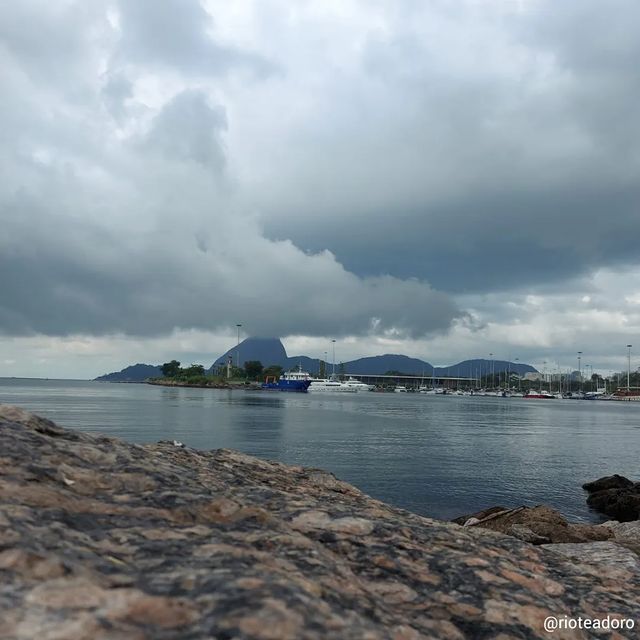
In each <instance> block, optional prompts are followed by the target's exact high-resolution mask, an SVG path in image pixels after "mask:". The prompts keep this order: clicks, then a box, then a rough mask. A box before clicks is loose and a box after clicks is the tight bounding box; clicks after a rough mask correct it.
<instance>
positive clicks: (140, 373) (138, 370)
mask: <svg viewBox="0 0 640 640" xmlns="http://www.w3.org/2000/svg"><path fill="white" fill-rule="evenodd" d="M161 377H162V370H161V369H160V367H159V366H157V365H153V364H133V365H131V366H130V367H125V368H124V369H122V371H117V372H115V373H107V374H105V375H104V376H99V377H97V378H96V380H97V381H98V382H144V381H145V380H147V379H148V378H161Z"/></svg>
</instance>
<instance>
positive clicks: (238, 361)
mask: <svg viewBox="0 0 640 640" xmlns="http://www.w3.org/2000/svg"><path fill="white" fill-rule="evenodd" d="M241 326H242V325H241V324H237V325H236V327H238V347H237V349H236V367H238V369H239V368H240V327H241Z"/></svg>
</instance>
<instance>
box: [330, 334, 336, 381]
mask: <svg viewBox="0 0 640 640" xmlns="http://www.w3.org/2000/svg"><path fill="white" fill-rule="evenodd" d="M331 343H332V344H333V366H332V368H331V377H332V378H335V377H336V341H335V340H332V341H331Z"/></svg>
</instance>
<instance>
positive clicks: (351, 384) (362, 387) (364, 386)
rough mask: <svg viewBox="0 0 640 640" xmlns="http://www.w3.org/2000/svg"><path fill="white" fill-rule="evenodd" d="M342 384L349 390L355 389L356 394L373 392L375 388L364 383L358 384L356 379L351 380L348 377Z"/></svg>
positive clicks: (358, 381)
mask: <svg viewBox="0 0 640 640" xmlns="http://www.w3.org/2000/svg"><path fill="white" fill-rule="evenodd" d="M342 384H344V385H345V386H346V387H349V388H350V389H355V390H356V391H357V392H358V393H359V392H361V391H373V390H374V389H375V388H376V387H375V385H373V384H366V383H365V382H360V380H357V379H356V378H352V377H351V376H349V379H348V380H345V381H344V382H343V383H342Z"/></svg>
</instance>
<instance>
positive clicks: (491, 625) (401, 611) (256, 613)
mask: <svg viewBox="0 0 640 640" xmlns="http://www.w3.org/2000/svg"><path fill="white" fill-rule="evenodd" d="M563 546H566V545H563ZM629 553H630V552H629ZM638 603H640V573H639V572H635V573H630V572H628V571H626V572H625V571H621V570H620V569H619V568H617V566H614V567H611V566H609V564H606V563H605V564H601V565H599V566H597V567H593V566H592V565H589V564H575V563H574V562H572V561H570V560H568V559H567V558H565V557H563V556H561V555H559V554H558V553H551V552H548V551H545V550H543V549H541V548H539V547H533V546H531V545H529V544H525V543H523V542H521V541H520V540H517V539H515V538H513V537H508V536H505V535H502V534H500V533H495V532H492V531H484V530H482V529H479V528H477V527H467V528H463V527H460V526H457V525H454V524H451V523H444V522H438V521H435V520H430V519H428V518H422V517H419V516H416V515H413V514H411V513H408V512H407V511H403V510H401V509H396V508H393V507H391V506H389V505H386V504H383V503H382V502H380V501H378V500H374V499H372V498H370V497H368V496H366V495H365V494H363V493H362V492H360V491H358V490H357V489H355V488H353V487H351V486H350V485H348V484H347V483H344V482H341V481H339V480H338V479H336V478H334V477H333V476H331V475H330V474H324V473H323V472H320V471H318V470H309V469H304V468H302V467H297V466H286V465H283V464H278V463H274V462H267V461H264V460H259V459H257V458H253V457H251V456H247V455H244V454H241V453H238V452H234V451H228V450H217V451H208V452H202V451H196V450H194V449H190V448H189V447H184V448H183V447H177V446H174V444H173V443H172V442H165V443H160V444H155V445H145V446H139V445H133V444H128V443H125V442H122V441H120V440H117V439H114V438H106V437H104V436H98V435H88V434H85V433H81V432H79V431H69V430H66V429H63V428H61V427H59V426H56V425H55V424H53V423H52V422H50V421H48V420H44V419H42V418H38V417H36V416H33V415H32V414H29V413H27V412H24V411H21V410H19V409H16V408H11V407H3V406H0V638H11V639H12V640H13V639H15V640H32V639H33V638H38V640H54V639H57V640H62V639H64V640H67V639H69V640H83V639H86V640H94V639H96V640H98V639H99V640H107V639H114V640H115V639H116V638H117V639H118V640H134V639H135V640H141V639H145V638H149V639H151V638H153V639H154V640H155V639H157V640H167V639H174V638H175V639H178V638H180V639H182V638H184V639H186V640H194V639H197V638H226V639H229V640H231V639H236V638H237V639H238V640H249V639H256V640H257V639H260V640H320V639H324V638H336V639H341V638H344V639H351V638H353V639H356V638H358V639H361V638H367V639H368V640H383V639H384V640H418V639H421V638H431V639H443V640H444V639H445V638H446V639H447V640H449V639H452V640H463V639H464V638H469V639H471V638H478V639H488V638H505V639H506V638H529V639H532V638H545V637H548V636H547V634H546V633H545V632H544V630H543V621H544V619H545V617H546V616H551V615H553V616H570V617H577V616H583V617H593V615H594V612H606V613H607V614H609V615H617V616H620V617H626V618H634V619H636V620H638V619H640V605H639V604H638ZM625 633H626V634H627V635H626V636H625V635H624V634H625ZM621 636H622V637H628V638H632V637H636V636H635V635H634V633H633V632H632V631H629V632H627V631H622V632H621ZM559 637H560V636H559Z"/></svg>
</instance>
